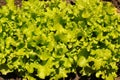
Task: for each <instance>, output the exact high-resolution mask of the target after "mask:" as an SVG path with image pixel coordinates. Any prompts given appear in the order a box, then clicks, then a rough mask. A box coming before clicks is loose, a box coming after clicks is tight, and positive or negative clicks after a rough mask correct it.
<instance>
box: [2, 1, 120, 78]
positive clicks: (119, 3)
mask: <svg viewBox="0 0 120 80" xmlns="http://www.w3.org/2000/svg"><path fill="white" fill-rule="evenodd" d="M24 1H28V0H24ZM40 1H48V0H40ZM49 1H50V0H49ZM66 1H67V3H70V4H72V5H75V0H66ZM101 1H109V2H111V3H112V4H113V5H114V6H115V7H116V8H117V9H118V10H119V11H120V0H101ZM14 4H15V5H16V6H17V7H21V6H22V0H15V1H14ZM4 5H6V0H0V7H1V6H4ZM117 66H118V67H119V69H118V71H117V75H118V77H116V78H115V80H120V63H117ZM78 71H79V70H78ZM33 75H34V74H33ZM34 77H36V76H34ZM36 79H37V80H42V79H40V78H38V77H36ZM0 80H22V77H21V76H20V75H19V73H18V72H16V71H15V72H12V73H9V74H7V75H2V73H0ZM45 80H49V77H46V79H45ZM60 80H103V79H102V78H96V77H95V73H94V74H92V75H91V76H89V77H88V76H82V75H81V74H79V73H76V74H74V73H69V74H68V77H67V78H61V79H60Z"/></svg>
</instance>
